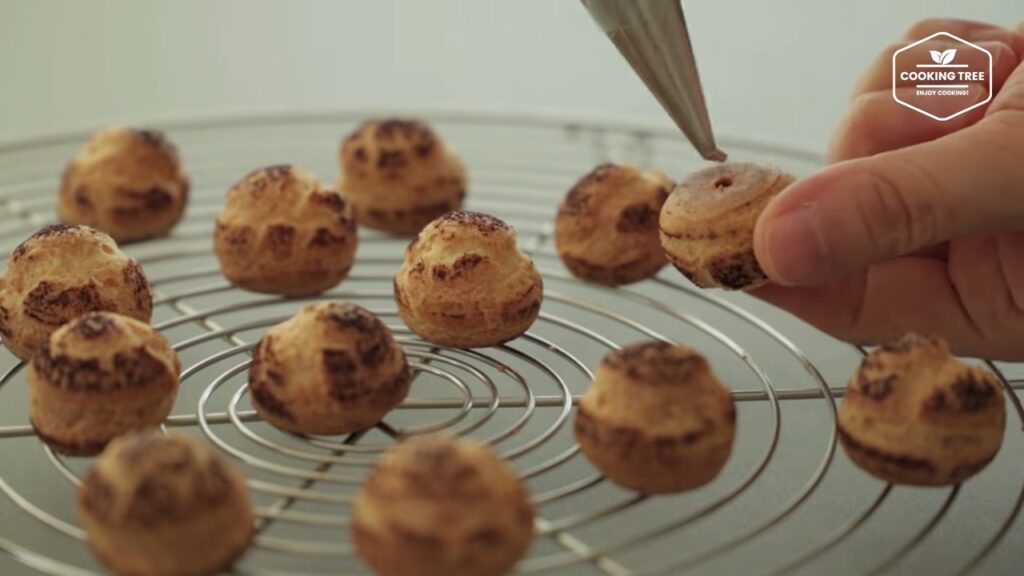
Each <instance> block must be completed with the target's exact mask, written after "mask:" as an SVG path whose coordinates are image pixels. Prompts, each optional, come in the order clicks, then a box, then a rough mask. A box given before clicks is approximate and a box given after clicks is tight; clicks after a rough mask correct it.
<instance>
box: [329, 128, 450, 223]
mask: <svg viewBox="0 0 1024 576" xmlns="http://www.w3.org/2000/svg"><path fill="white" fill-rule="evenodd" d="M338 162H339V164H340V165H341V181H340V183H339V184H338V188H339V189H341V191H342V193H343V194H345V197H346V198H348V199H349V201H351V202H352V204H354V205H355V210H356V215H357V216H358V219H359V224H361V225H363V226H366V227H367V228H374V229H376V230H385V231H387V232H393V233H396V234H415V233H416V232H419V231H420V229H421V228H423V227H424V226H425V225H426V224H427V223H428V222H430V221H431V220H433V219H434V218H437V217H438V216H440V215H442V214H444V213H445V212H450V211H452V210H458V209H459V208H461V207H462V201H463V199H464V198H465V197H466V169H465V168H464V167H463V165H462V161H461V160H459V157H458V156H457V155H456V154H455V152H454V151H453V150H452V149H451V148H449V147H447V146H446V145H445V144H444V142H442V141H441V139H440V138H439V137H438V136H437V135H436V134H435V133H434V131H433V130H432V129H431V128H430V126H427V125H426V124H424V123H423V122H419V121H417V120H402V119H395V118H389V119H381V120H370V121H369V122H366V123H364V124H363V125H361V126H360V127H359V128H357V129H356V131H355V132H353V133H352V134H350V135H349V136H348V137H347V138H345V140H344V142H342V143H341V150H340V151H339V159H338Z"/></svg>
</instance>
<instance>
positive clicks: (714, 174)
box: [658, 163, 794, 290]
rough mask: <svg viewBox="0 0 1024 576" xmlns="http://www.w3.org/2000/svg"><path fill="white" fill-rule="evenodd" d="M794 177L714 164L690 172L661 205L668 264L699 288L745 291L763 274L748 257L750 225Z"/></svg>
mask: <svg viewBox="0 0 1024 576" xmlns="http://www.w3.org/2000/svg"><path fill="white" fill-rule="evenodd" d="M793 181H794V178H793V176H791V175H789V174H786V173H785V172H782V171H781V170H779V169H777V168H774V167H769V166H758V165H756V164H747V163H730V164H718V165H715V166H712V167H710V168H705V169H704V170H701V171H699V172H696V173H694V174H691V175H690V176H689V177H688V178H686V179H685V180H683V181H682V182H681V183H680V184H679V186H677V187H676V189H675V190H673V192H672V194H671V195H669V197H668V200H666V201H665V205H664V206H663V207H662V209H661V215H660V218H659V221H658V222H659V226H660V228H661V246H662V248H663V249H664V250H665V255H666V256H668V260H669V262H671V263H672V265H673V266H675V267H676V269H677V270H679V271H680V272H682V274H683V275H684V276H686V277H687V278H689V279H690V280H691V281H692V282H693V283H694V284H696V285H697V286H699V287H701V288H715V287H717V288H725V289H726V290H741V289H742V290H749V289H752V288H756V287H758V286H761V285H763V284H765V283H766V282H767V281H768V277H767V276H765V273H764V271H763V270H762V269H761V266H760V265H759V264H758V262H757V258H756V257H755V256H754V226H755V225H756V224H757V219H758V217H760V215H761V212H762V211H763V210H764V208H765V207H766V206H767V205H768V202H769V201H770V200H771V199H772V198H774V197H775V196H776V195H778V193H779V192H781V191H782V190H783V189H784V188H786V186H789V184H790V183H792V182H793Z"/></svg>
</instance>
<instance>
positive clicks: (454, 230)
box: [395, 211, 544, 348]
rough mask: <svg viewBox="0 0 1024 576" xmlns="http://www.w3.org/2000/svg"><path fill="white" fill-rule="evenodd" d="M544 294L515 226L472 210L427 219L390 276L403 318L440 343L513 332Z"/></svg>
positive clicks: (501, 337) (493, 340)
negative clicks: (400, 265) (517, 237)
mask: <svg viewBox="0 0 1024 576" xmlns="http://www.w3.org/2000/svg"><path fill="white" fill-rule="evenodd" d="M543 291H544V287H543V283H542V282H541V277H540V273H538V272H537V269H536V267H535V266H534V265H533V261H532V260H530V258H529V257H528V256H527V255H526V254H524V253H523V252H522V251H520V250H519V247H518V246H517V245H516V233H515V230H513V229H512V227H511V226H509V225H508V224H506V223H504V222H502V221H501V220H499V219H497V218H495V217H493V216H488V215H486V214H480V213H477V212H462V211H459V212H449V213H448V214H445V215H444V216H441V217H440V218H438V219H437V220H434V221H433V222H431V223H430V224H428V225H427V226H426V227H425V228H423V230H422V231H420V233H419V235H418V236H417V237H416V239H415V240H413V241H412V243H411V244H409V247H408V248H407V249H406V250H405V261H404V262H403V263H402V267H401V268H400V269H399V270H398V274H397V275H395V300H396V301H397V302H398V311H399V313H400V314H401V315H402V319H403V320H404V321H405V323H406V324H407V325H408V326H409V328H410V329H411V330H412V331H413V332H415V333H416V334H418V335H419V336H420V337H422V338H423V339H424V340H426V341H428V342H431V343H434V344H440V345H442V346H456V347H461V348H476V347H481V346H492V345H495V344H500V343H502V342H506V341H508V340H512V339H513V338H516V337H518V336H519V335H521V334H522V333H523V332H526V330H527V329H528V328H529V327H530V326H531V325H532V324H533V322H534V320H536V319H537V315H538V314H539V313H540V305H541V300H542V299H543V297H544V294H543Z"/></svg>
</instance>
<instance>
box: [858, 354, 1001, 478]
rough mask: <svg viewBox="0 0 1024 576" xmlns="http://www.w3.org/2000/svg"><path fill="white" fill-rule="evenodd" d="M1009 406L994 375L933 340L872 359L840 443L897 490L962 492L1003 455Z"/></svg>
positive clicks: (860, 372)
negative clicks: (955, 488)
mask: <svg viewBox="0 0 1024 576" xmlns="http://www.w3.org/2000/svg"><path fill="white" fill-rule="evenodd" d="M1005 426H1006V402H1005V400H1004V398H1003V391H1002V387H1001V386H1000V384H999V381H998V379H997V378H996V376H995V374H993V373H992V372H990V371H989V370H987V369H985V368H983V367H980V366H969V365H967V364H964V363H963V362H961V361H960V360H958V359H957V358H956V357H954V356H953V355H952V354H951V353H950V351H949V347H948V346H947V345H946V343H945V342H944V341H942V340H941V339H939V338H937V337H934V336H921V335H918V334H907V335H906V336H904V337H902V338H900V339H898V340H894V341H892V342H887V343H885V344H883V345H881V346H879V347H878V348H876V349H875V350H873V351H871V353H870V354H868V355H867V357H865V358H864V361H863V362H862V363H861V366H860V368H859V369H858V370H857V372H856V374H854V376H853V378H852V379H851V380H850V383H849V385H848V386H847V388H846V394H845V395H844V396H843V402H842V404H841V405H840V406H839V439H840V441H841V443H842V445H843V448H844V449H845V450H846V454H847V455H848V456H849V457H850V459H851V460H853V462H854V463H855V464H857V466H859V467H861V468H862V469H864V470H865V471H867V472H868V473H870V474H872V475H874V476H876V477H878V478H881V479H882V480H886V481H888V482H893V483H898V484H918V485H929V486H938V485H944V484H957V483H959V482H963V481H964V480H966V479H967V478H969V477H971V476H973V475H975V474H977V473H978V472H980V471H981V470H982V469H983V468H984V467H985V466H986V465H987V464H988V463H989V462H990V461H991V460H992V459H993V458H995V456H996V454H997V453H998V452H999V447H1000V446H1001V445H1002V443H1003V431H1004V429H1005Z"/></svg>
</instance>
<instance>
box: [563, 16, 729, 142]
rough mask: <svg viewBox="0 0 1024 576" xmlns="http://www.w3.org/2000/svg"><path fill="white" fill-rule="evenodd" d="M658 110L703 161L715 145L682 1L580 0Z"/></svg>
mask: <svg viewBox="0 0 1024 576" xmlns="http://www.w3.org/2000/svg"><path fill="white" fill-rule="evenodd" d="M581 1H582V2H583V6H584V7H586V9H587V10H588V11H589V12H590V15H591V16H593V18H594V20H595V21H596V22H597V24H598V25H599V26H600V27H601V29H602V30H604V32H605V33H606V34H607V35H608V38H609V39H610V40H611V41H612V43H613V44H615V46H616V47H617V48H618V49H619V52H621V53H622V55H623V56H624V57H625V58H626V61H628V62H629V64H630V66H632V67H633V70H635V71H636V73H637V75H638V76H640V79H641V80H643V82H644V84H646V85H647V88H648V89H649V90H650V91H651V93H653V94H654V97H655V98H657V99H658V102H659V103H661V106H662V108H664V109H665V111H666V112H668V115H669V116H670V117H671V118H672V120H673V121H674V122H675V123H676V126H678V127H679V129H680V130H682V131H683V133H684V134H686V137H687V138H689V140H690V142H691V143H692V144H693V146H694V148H696V149H697V152H699V153H700V155H701V156H702V157H704V158H705V159H707V160H714V161H717V162H722V161H724V160H725V158H726V155H725V153H724V152H722V151H721V150H719V149H718V146H717V145H716V144H715V136H714V134H713V133H712V130H711V120H710V119H709V118H708V109H707V104H706V103H705V101H704V91H703V89H702V88H701V84H700V76H699V75H698V74H697V63H696V61H695V60H694V57H693V48H692V46H691V45H690V34H689V32H688V31H687V29H686V20H685V19H684V18H683V8H682V6H681V5H680V0H581Z"/></svg>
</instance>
